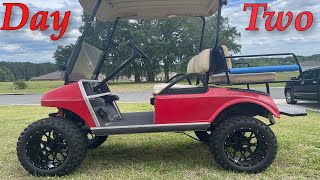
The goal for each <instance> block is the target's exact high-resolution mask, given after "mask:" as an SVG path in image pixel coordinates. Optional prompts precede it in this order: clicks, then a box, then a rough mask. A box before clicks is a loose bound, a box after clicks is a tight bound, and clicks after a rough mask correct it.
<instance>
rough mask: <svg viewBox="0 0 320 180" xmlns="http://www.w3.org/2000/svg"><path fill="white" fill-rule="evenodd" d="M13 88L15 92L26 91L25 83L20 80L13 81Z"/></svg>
mask: <svg viewBox="0 0 320 180" xmlns="http://www.w3.org/2000/svg"><path fill="white" fill-rule="evenodd" d="M13 87H14V89H16V90H22V89H27V87H28V85H27V83H26V82H24V81H21V80H20V81H14V82H13Z"/></svg>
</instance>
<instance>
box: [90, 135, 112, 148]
mask: <svg viewBox="0 0 320 180" xmlns="http://www.w3.org/2000/svg"><path fill="white" fill-rule="evenodd" d="M107 138H108V136H95V135H94V134H93V133H92V131H91V130H89V131H88V133H87V145H88V149H96V148H98V147H99V146H101V145H102V144H103V143H104V142H105V141H106V140H107Z"/></svg>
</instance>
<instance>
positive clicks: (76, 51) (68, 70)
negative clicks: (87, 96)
mask: <svg viewBox="0 0 320 180" xmlns="http://www.w3.org/2000/svg"><path fill="white" fill-rule="evenodd" d="M101 3H102V0H98V1H97V3H96V5H95V8H94V10H93V12H92V14H91V16H90V18H89V20H88V21H87V22H86V24H85V26H84V28H83V33H82V35H81V36H80V38H79V39H78V41H77V43H76V46H75V48H74V49H73V51H72V54H71V56H70V58H69V62H68V65H67V68H66V71H65V76H64V83H65V84H68V83H69V75H70V73H71V72H72V70H73V67H74V65H75V63H76V60H77V58H78V56H79V54H80V51H81V47H82V43H83V41H84V38H85V36H86V34H87V33H88V31H89V29H90V26H91V25H92V22H93V20H94V18H95V17H96V15H97V12H98V10H99V7H100V5H101Z"/></svg>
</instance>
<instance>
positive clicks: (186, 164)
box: [0, 103, 320, 179]
mask: <svg viewBox="0 0 320 180" xmlns="http://www.w3.org/2000/svg"><path fill="white" fill-rule="evenodd" d="M120 108H121V109H122V110H123V111H125V112H130V111H150V110H152V109H153V107H152V106H150V105H148V104H146V103H140V104H120ZM54 111H55V109H50V108H42V107H39V106H0V137H1V146H0V152H1V153H0V179H32V176H30V175H29V174H28V173H27V172H26V171H25V170H24V169H23V168H22V167H21V166H20V164H19V162H18V160H17V156H16V150H15V148H16V141H17V138H18V136H19V134H20V132H21V131H22V130H23V129H24V128H25V127H26V126H27V125H28V124H30V123H31V122H33V121H35V120H37V119H40V118H44V117H46V116H47V113H49V112H54ZM319 127H320V113H315V112H309V115H308V117H297V118H287V117H283V118H282V119H281V120H280V121H278V123H277V125H275V126H273V127H272V128H273V130H274V132H275V134H276V136H277V138H278V142H279V152H278V156H277V158H276V160H275V162H274V163H273V165H272V166H271V167H270V168H269V169H267V171H265V172H263V173H260V174H239V173H233V172H227V171H225V170H223V169H221V168H220V167H219V166H217V164H216V163H215V161H214V160H213V159H212V157H211V155H210V153H209V149H208V147H207V146H206V145H203V144H201V143H199V142H197V141H194V140H192V139H190V138H188V137H186V136H183V135H181V134H176V133H158V134H138V135H121V136H110V137H109V139H108V140H107V142H106V143H104V144H103V145H102V146H101V147H100V148H98V149H96V150H91V151H90V152H89V153H88V154H87V157H86V159H85V161H84V162H83V164H82V165H81V166H80V168H78V169H77V170H76V171H75V172H74V173H72V174H71V175H69V176H66V177H64V178H65V179H93V178H94V179H295V178H298V179H319V178H320V138H319V137H320V131H319ZM190 134H192V133H190ZM39 179H40V178H39ZM48 179H51V178H48ZM52 179H58V178H52Z"/></svg>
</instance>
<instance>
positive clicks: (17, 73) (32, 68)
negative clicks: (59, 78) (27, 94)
mask: <svg viewBox="0 0 320 180" xmlns="http://www.w3.org/2000/svg"><path fill="white" fill-rule="evenodd" d="M0 67H6V68H7V69H9V70H10V71H11V73H12V75H13V76H14V79H16V80H19V79H25V80H30V79H31V78H32V77H37V76H41V75H44V74H48V73H51V72H54V71H56V70H57V66H56V65H55V64H52V63H40V64H35V63H30V62H4V61H2V62H0ZM0 78H1V77H0ZM0 81H1V80H0ZM11 81H12V80H11Z"/></svg>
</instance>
